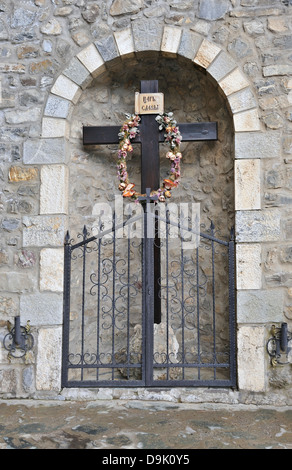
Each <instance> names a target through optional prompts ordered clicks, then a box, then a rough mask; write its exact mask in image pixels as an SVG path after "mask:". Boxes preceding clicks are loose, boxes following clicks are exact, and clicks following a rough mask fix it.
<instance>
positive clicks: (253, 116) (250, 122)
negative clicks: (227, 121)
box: [233, 109, 261, 132]
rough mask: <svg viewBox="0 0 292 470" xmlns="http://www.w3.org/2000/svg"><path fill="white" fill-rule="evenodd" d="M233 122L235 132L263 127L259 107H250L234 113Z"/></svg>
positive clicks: (256, 129)
mask: <svg viewBox="0 0 292 470" xmlns="http://www.w3.org/2000/svg"><path fill="white" fill-rule="evenodd" d="M233 122H234V130H235V132H251V131H259V130H260V129H261V127H260V120H259V114H258V110H257V109H250V110H248V111H242V112H241V113H237V114H234V115H233Z"/></svg>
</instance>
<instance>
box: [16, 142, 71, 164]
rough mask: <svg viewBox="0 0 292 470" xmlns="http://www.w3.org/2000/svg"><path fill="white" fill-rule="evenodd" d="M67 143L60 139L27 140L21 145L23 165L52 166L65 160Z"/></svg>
mask: <svg viewBox="0 0 292 470" xmlns="http://www.w3.org/2000/svg"><path fill="white" fill-rule="evenodd" d="M66 151H67V143H66V140H65V139H63V138H60V139H38V140H27V141H26V142H24V144H23V163H25V164H28V165H31V164H40V165H42V164H51V163H52V164H53V163H64V162H65V160H66Z"/></svg>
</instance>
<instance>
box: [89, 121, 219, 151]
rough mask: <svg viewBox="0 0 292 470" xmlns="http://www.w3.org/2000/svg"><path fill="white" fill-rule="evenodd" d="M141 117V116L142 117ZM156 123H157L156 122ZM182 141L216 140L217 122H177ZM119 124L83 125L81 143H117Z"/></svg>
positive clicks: (134, 140)
mask: <svg viewBox="0 0 292 470" xmlns="http://www.w3.org/2000/svg"><path fill="white" fill-rule="evenodd" d="M142 119H143V117H142ZM157 125H158V124H157ZM178 127H179V130H180V133H181V135H182V141H183V142H195V141H204V140H217V139H218V129H217V122H196V123H182V124H178ZM120 128H121V127H120V126H111V127H109V126H92V127H89V126H84V127H83V144H84V145H102V144H118V143H119V137H118V134H119V132H120ZM132 142H133V143H141V133H138V134H137V136H136V137H135V139H133V140H132ZM159 142H164V132H163V131H161V132H159Z"/></svg>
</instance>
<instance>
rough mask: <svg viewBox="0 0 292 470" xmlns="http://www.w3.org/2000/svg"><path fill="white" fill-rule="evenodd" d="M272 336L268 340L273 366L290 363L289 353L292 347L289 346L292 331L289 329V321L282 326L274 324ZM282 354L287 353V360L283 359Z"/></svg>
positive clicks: (268, 350) (268, 349)
mask: <svg viewBox="0 0 292 470" xmlns="http://www.w3.org/2000/svg"><path fill="white" fill-rule="evenodd" d="M271 333H272V337H271V338H270V339H269V340H268V342H267V352H268V354H269V356H270V357H271V364H272V366H276V365H277V364H280V365H284V364H289V360H288V354H289V352H290V351H291V349H292V347H289V341H291V340H292V333H291V332H290V331H288V325H287V323H282V325H281V327H280V328H276V326H275V325H272V330H271ZM282 355H286V359H287V360H286V362H283V361H282V360H281V357H282Z"/></svg>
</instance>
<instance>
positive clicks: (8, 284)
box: [0, 271, 37, 293]
mask: <svg viewBox="0 0 292 470" xmlns="http://www.w3.org/2000/svg"><path fill="white" fill-rule="evenodd" d="M0 286H1V292H9V293H12V292H15V293H24V292H33V291H34V290H35V289H36V288H37V283H36V278H35V276H28V275H27V274H24V273H18V272H13V271H10V272H0Z"/></svg>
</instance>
